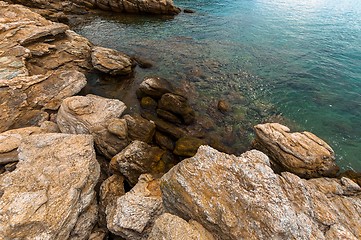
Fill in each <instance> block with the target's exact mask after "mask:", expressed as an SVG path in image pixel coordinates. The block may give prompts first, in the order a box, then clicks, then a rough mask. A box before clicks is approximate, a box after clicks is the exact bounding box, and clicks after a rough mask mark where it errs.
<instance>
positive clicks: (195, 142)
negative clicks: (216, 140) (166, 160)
mask: <svg viewBox="0 0 361 240" xmlns="http://www.w3.org/2000/svg"><path fill="white" fill-rule="evenodd" d="M205 144H206V142H205V141H204V140H202V139H199V138H195V137H182V138H180V139H178V141H177V142H176V143H175V148H174V151H173V153H174V154H176V155H179V156H183V157H192V156H194V154H196V153H197V150H198V148H199V147H200V146H201V145H205Z"/></svg>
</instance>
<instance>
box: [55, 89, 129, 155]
mask: <svg viewBox="0 0 361 240" xmlns="http://www.w3.org/2000/svg"><path fill="white" fill-rule="evenodd" d="M125 109H126V106H125V104H124V103H123V102H121V101H119V100H117V99H107V98H103V97H99V96H95V95H91V94H89V95H87V96H75V97H70V98H67V99H65V100H64V101H63V103H62V104H61V107H60V109H59V112H58V116H57V123H58V126H59V129H60V131H61V132H63V133H72V134H92V135H93V136H94V142H95V144H96V147H97V149H98V150H99V151H100V152H101V153H102V154H103V155H104V156H106V157H107V158H112V157H113V156H114V155H115V154H117V153H118V152H120V151H121V150H122V149H123V148H124V147H125V146H127V145H128V143H129V142H128V140H127V139H123V138H120V137H119V136H117V135H114V134H112V133H111V132H109V130H108V125H109V123H112V122H114V121H113V118H118V117H119V116H120V115H121V114H122V113H123V111H124V110H125Z"/></svg>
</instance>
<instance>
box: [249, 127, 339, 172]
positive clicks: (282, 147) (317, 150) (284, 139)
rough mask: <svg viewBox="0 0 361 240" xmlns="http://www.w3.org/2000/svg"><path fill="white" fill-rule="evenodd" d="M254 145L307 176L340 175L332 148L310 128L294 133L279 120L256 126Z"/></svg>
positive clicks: (282, 166) (285, 166)
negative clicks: (309, 130) (306, 130)
mask: <svg viewBox="0 0 361 240" xmlns="http://www.w3.org/2000/svg"><path fill="white" fill-rule="evenodd" d="M254 128H255V132H256V139H255V143H254V146H255V148H256V149H259V150H261V151H263V152H265V153H266V154H268V156H270V158H271V160H272V161H273V162H275V163H276V164H277V165H279V166H280V167H281V171H282V170H285V171H289V172H292V173H295V174H297V175H298V176H300V177H304V178H316V177H322V176H327V177H332V176H336V174H337V172H338V170H339V168H338V166H337V165H336V163H335V155H334V152H333V150H332V148H331V147H330V146H329V145H328V144H327V143H326V142H324V141H323V140H322V139H320V138H318V137H317V136H315V135H314V134H312V133H310V132H302V133H298V132H296V133H290V129H288V128H287V127H285V126H283V125H281V124H278V123H266V124H259V125H256V126H255V127H254Z"/></svg>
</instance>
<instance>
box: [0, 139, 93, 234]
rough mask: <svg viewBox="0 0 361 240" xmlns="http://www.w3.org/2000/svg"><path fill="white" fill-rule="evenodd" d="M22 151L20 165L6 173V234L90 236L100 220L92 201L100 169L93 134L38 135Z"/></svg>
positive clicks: (2, 228)
mask: <svg viewBox="0 0 361 240" xmlns="http://www.w3.org/2000/svg"><path fill="white" fill-rule="evenodd" d="M18 151H19V163H18V165H17V168H16V170H14V171H13V172H10V173H5V174H2V175H0V192H1V194H0V196H1V197H0V239H59V240H60V239H68V238H72V233H76V235H77V236H78V235H79V234H80V235H82V237H81V238H79V237H75V238H72V239H87V237H88V236H89V235H90V231H91V227H92V225H93V224H94V223H95V219H96V215H95V217H94V214H96V208H95V210H94V207H91V206H92V204H94V202H93V199H94V196H95V192H94V186H95V184H96V183H97V180H98V177H99V171H100V170H99V164H98V162H97V160H96V159H95V151H94V148H93V138H92V137H91V136H90V135H67V134H57V133H56V134H40V135H34V136H29V137H26V138H24V139H23V140H22V143H21V145H20V147H19V150H18ZM89 209H90V210H89ZM88 211H90V212H88ZM90 213H92V214H90ZM81 216H87V218H86V219H88V220H87V221H86V222H84V221H83V220H82V218H81ZM81 223H83V224H81ZM89 224H90V229H89ZM81 229H88V232H86V231H85V232H84V230H83V231H82V230H81Z"/></svg>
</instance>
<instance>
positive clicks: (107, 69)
mask: <svg viewBox="0 0 361 240" xmlns="http://www.w3.org/2000/svg"><path fill="white" fill-rule="evenodd" d="M91 58H92V64H93V66H94V68H95V69H97V70H99V71H101V72H104V73H108V74H110V75H129V74H131V73H132V71H133V65H134V63H133V60H132V59H131V58H130V57H129V56H127V55H125V54H124V53H121V52H118V51H116V50H113V49H109V48H104V47H93V49H92V54H91Z"/></svg>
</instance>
